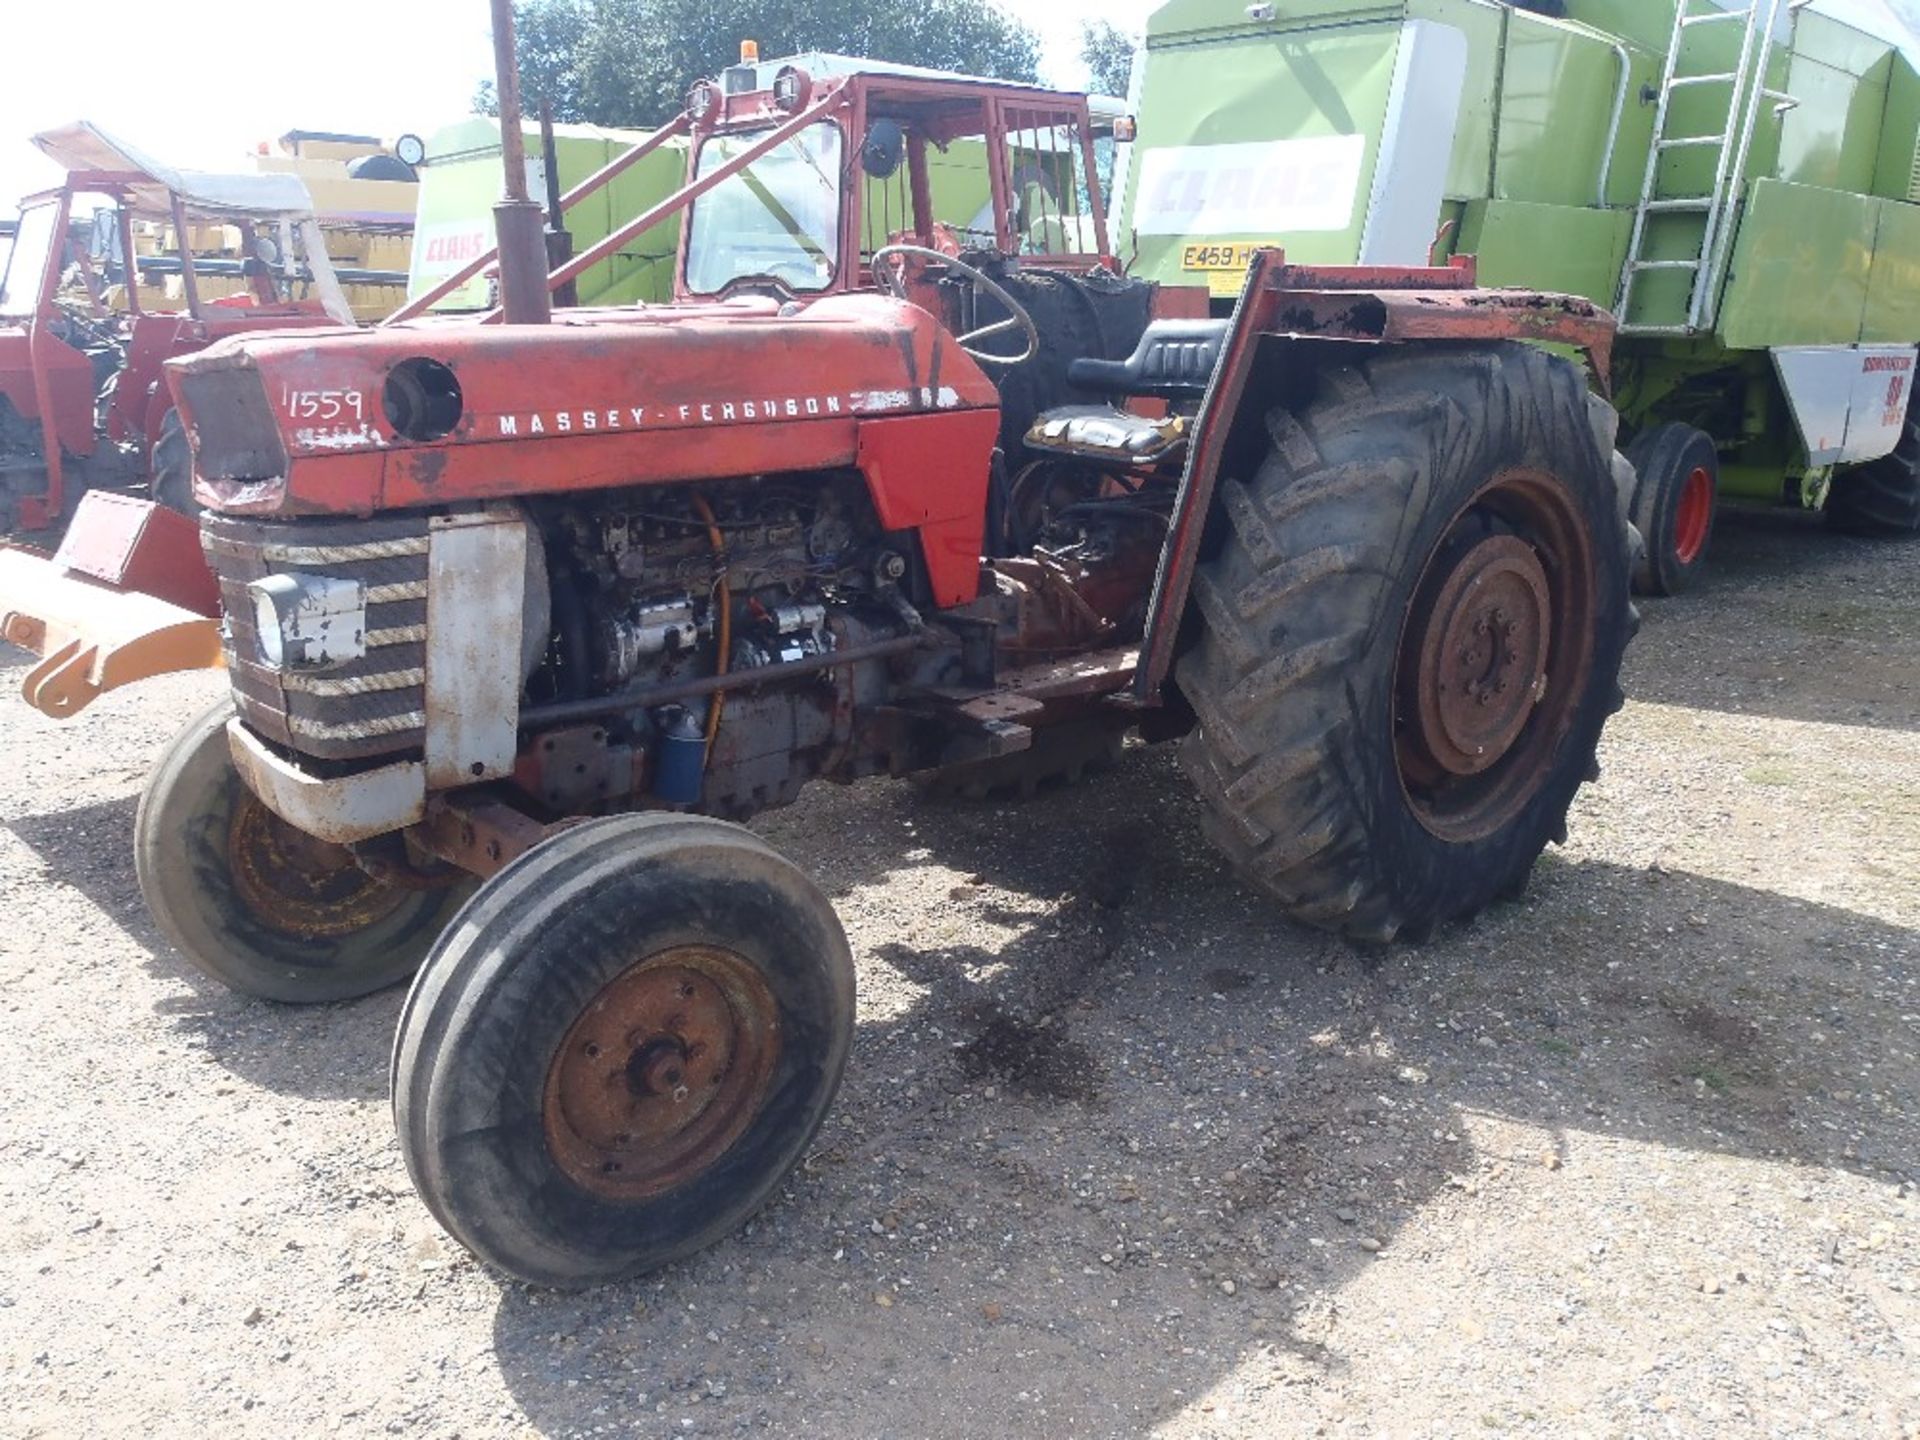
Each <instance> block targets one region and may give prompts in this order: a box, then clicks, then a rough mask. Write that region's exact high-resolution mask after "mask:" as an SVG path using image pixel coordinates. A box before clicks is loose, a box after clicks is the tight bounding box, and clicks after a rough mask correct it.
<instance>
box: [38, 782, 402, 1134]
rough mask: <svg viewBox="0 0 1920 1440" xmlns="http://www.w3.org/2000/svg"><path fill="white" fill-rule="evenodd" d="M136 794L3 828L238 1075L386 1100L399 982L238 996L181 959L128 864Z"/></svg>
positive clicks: (291, 1091) (178, 1019)
mask: <svg viewBox="0 0 1920 1440" xmlns="http://www.w3.org/2000/svg"><path fill="white" fill-rule="evenodd" d="M139 803H140V802H139V797H138V796H134V795H128V796H123V797H121V798H119V799H114V800H102V801H98V802H96V803H94V804H90V805H82V806H76V807H74V808H73V809H69V810H59V811H52V812H47V813H41V814H33V815H24V816H18V817H14V818H12V819H9V820H6V821H4V822H0V823H4V824H5V825H6V827H7V828H8V829H9V830H11V831H12V832H13V833H14V835H15V836H17V837H18V838H19V839H20V841H21V842H22V843H23V844H25V845H26V846H27V847H28V848H29V849H30V850H32V851H33V853H34V855H35V856H36V857H37V858H38V859H39V860H40V862H41V863H42V864H43V865H44V866H45V868H46V876H47V881H48V883H51V884H61V885H68V886H71V887H73V888H74V889H76V890H78V891H79V892H80V893H81V894H82V895H84V896H85V897H86V899H87V900H88V901H89V902H91V903H92V904H93V905H94V906H95V907H96V908H98V909H99V910H100V911H101V912H102V913H103V914H105V915H106V916H107V917H108V918H109V919H110V920H112V921H113V923H114V924H115V925H117V926H118V927H119V928H120V929H121V930H122V931H123V932H124V933H125V935H126V937H127V940H128V941H129V942H130V946H131V947H132V948H134V949H135V950H137V951H138V952H139V963H140V964H142V965H144V966H145V967H146V968H147V969H148V970H149V971H151V972H152V973H153V974H154V975H156V976H159V977H163V978H165V979H167V980H173V981H178V982H180V983H181V984H182V985H184V986H185V987H186V993H185V994H178V995H175V996H173V997H171V998H168V999H163V1000H161V1001H159V1002H158V1003H157V1004H156V1006H155V1010H156V1013H158V1014H159V1015H161V1016H162V1017H164V1018H165V1019H166V1020H167V1021H168V1022H169V1024H170V1025H171V1026H172V1027H173V1029H174V1030H175V1032H176V1033H177V1034H178V1035H179V1037H180V1038H182V1039H183V1040H185V1041H187V1042H188V1043H189V1044H190V1045H193V1046H195V1047H196V1048H198V1049H200V1050H202V1051H203V1052H204V1053H205V1054H206V1055H207V1056H209V1057H210V1058H211V1059H213V1060H214V1061H215V1062H217V1063H218V1064H219V1065H221V1066H222V1067H223V1068H225V1069H226V1070H228V1071H229V1072H231V1073H232V1074H233V1075H235V1076H237V1077H239V1078H240V1079H243V1080H246V1081H248V1082H250V1083H252V1084H255V1085H259V1086H261V1087H262V1088H264V1089H266V1090H269V1091H272V1092H273V1093H275V1094H281V1095H292V1096H298V1097H300V1098H303V1099H309V1100H384V1099H385V1098H386V1093H387V1075H386V1065H387V1055H388V1051H389V1050H390V1048H391V1046H392V1041H393V1027H394V1025H395V1024H396V1023H397V1020H398V1017H399V1014H400V1001H401V999H402V997H403V996H404V995H405V994H406V991H405V989H404V987H397V988H395V989H393V990H388V991H384V992H382V993H381V994H378V995H370V996H368V997H367V998H365V999H363V1000H356V1001H353V1002H351V1003H349V1004H344V1005H277V1004H274V1003H272V1002H269V1001H265V1000H255V999H253V998H251V997H249V996H245V995H238V994H235V993H234V992H233V991H231V990H229V989H227V988H226V987H225V986H224V985H222V984H220V983H219V982H218V981H216V980H212V979H209V978H208V977H206V976H204V975H202V974H201V973H200V972H199V971H198V970H196V969H195V968H194V967H193V966H192V965H190V964H188V963H187V962H186V961H185V960H184V959H182V958H181V957H180V956H179V955H178V954H176V953H175V952H174V949H173V947H172V946H171V945H170V944H168V942H167V940H166V937H165V936H163V935H162V934H161V933H160V931H159V929H158V928H157V927H156V926H155V925H154V923H153V918H152V916H151V915H149V914H148V913H147V906H146V902H145V901H144V900H143V899H142V898H141V895H140V886H139V882H138V881H137V880H136V879H135V877H134V869H133V818H134V812H135V811H136V810H137V809H138V807H139Z"/></svg>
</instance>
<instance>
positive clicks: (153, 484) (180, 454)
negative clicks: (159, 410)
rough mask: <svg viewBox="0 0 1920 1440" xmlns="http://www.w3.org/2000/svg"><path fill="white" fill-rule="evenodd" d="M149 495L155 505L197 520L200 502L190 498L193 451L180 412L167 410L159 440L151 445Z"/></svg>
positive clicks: (191, 494)
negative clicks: (188, 442)
mask: <svg viewBox="0 0 1920 1440" xmlns="http://www.w3.org/2000/svg"><path fill="white" fill-rule="evenodd" d="M148 494H150V495H151V496H152V497H153V499H154V501H155V503H157V504H160V505H164V506H166V507H167V508H168V509H169V510H178V511H179V512H180V513H181V514H182V515H185V516H187V517H188V518H189V519H198V518H199V515H200V502H199V501H197V500H195V499H194V498H193V451H192V448H191V447H190V446H188V444H187V427H186V426H185V425H184V424H182V423H181V420H180V412H179V411H178V410H174V409H169V410H168V411H167V413H166V414H165V415H164V416H162V417H161V420H160V438H159V439H157V440H155V441H154V442H153V455H152V469H151V470H150V471H149V481H148Z"/></svg>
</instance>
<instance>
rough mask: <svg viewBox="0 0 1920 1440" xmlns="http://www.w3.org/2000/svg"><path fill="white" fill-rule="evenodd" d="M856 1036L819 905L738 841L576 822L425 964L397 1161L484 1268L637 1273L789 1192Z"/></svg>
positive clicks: (408, 1029)
mask: <svg viewBox="0 0 1920 1440" xmlns="http://www.w3.org/2000/svg"><path fill="white" fill-rule="evenodd" d="M853 1021H854V998H853V960H852V956H851V953H850V952H849V950H848V948H847V941H846V936H845V934H844V933H843V932H842V931H841V928H840V923H839V921H838V920H837V919H836V918H835V916H834V913H833V907H832V906H831V905H830V904H828V903H827V900H826V897H825V896H823V895H822V894H821V893H820V891H819V890H818V888H817V887H815V886H814V885H813V883H812V882H811V881H809V880H808V879H807V877H806V876H805V875H804V874H802V873H801V872H800V871H799V870H798V869H797V868H795V867H794V865H793V864H792V863H790V862H789V861H787V860H786V859H784V858H782V857H781V856H780V855H778V854H776V853H775V852H774V851H773V850H772V849H771V848H769V847H768V846H767V845H766V843H765V842H764V841H762V840H760V839H759V838H758V837H757V836H755V835H754V834H753V833H752V832H751V831H748V830H743V829H741V828H740V827H739V826H737V825H728V824H725V823H723V822H721V821H718V820H708V819H701V818H697V817H691V816H682V815H665V814H642V815H623V816H615V817H611V818H608V819H602V820H595V821H590V822H588V823H586V824H582V825H577V826H574V827H572V828H570V829H568V830H565V831H562V832H561V833H560V834H558V835H556V836H554V837H553V838H551V839H549V840H547V841H545V842H544V843H542V844H540V845H537V846H535V847H534V848H533V849H532V850H530V851H528V852H527V853H526V854H525V855H523V856H522V857H521V858H520V859H518V860H516V861H515V862H514V863H513V864H511V865H509V866H508V867H507V868H506V869H505V870H503V871H501V872H500V873H499V874H498V875H496V876H495V877H494V878H493V879H492V880H490V881H488V882H487V883H486V884H485V885H483V886H482V887H481V888H480V890H479V891H478V893H476V894H475V896H474V898H473V900H472V902H471V903H470V904H469V905H468V906H467V908H466V910H465V911H463V912H462V913H461V915H460V916H459V918H458V919H457V920H456V921H455V922H454V923H453V925H452V926H451V927H450V928H449V929H448V931H447V933H446V935H445V936H444V938H443V939H442V940H441V942H440V944H439V945H438V946H437V947H436V948H435V950H434V952H433V954H432V956H430V957H429V958H428V960H427V963H426V964H425V965H424V966H423V967H422V968H421V971H420V975H419V978H418V979H417V980H416V981H415V982H414V986H413V989H412V991H411V992H410V993H409V994H408V996H407V1003H406V1007H405V1009H404V1010H403V1011H402V1012H401V1016H400V1029H399V1035H398V1038H397V1040H396V1042H395V1045H394V1056H393V1116H394V1124H395V1127H396V1128H397V1129H398V1131H399V1135H400V1150H401V1153H402V1154H403V1155H404V1156H405V1157H406V1162H407V1169H408V1171H409V1172H410V1173H411V1174H412V1176H413V1183H414V1186H415V1188H416V1189H418V1190H419V1192H420V1196H421V1198H422V1199H423V1200H424V1201H425V1202H426V1204H427V1208H428V1209H429V1210H431V1211H432V1212H433V1214H434V1216H435V1218H437V1219H438V1220H439V1221H440V1223H441V1224H442V1225H444V1226H445V1227H446V1229H447V1230H448V1231H449V1232H450V1233H451V1234H452V1235H453V1236H454V1238H455V1239H457V1240H459V1241H460V1243H461V1244H463V1245H465V1246H466V1247H467V1249H469V1250H471V1251H472V1252H473V1253H474V1254H475V1255H477V1256H479V1257H480V1258H481V1259H482V1260H484V1261H486V1262H487V1263H488V1264H490V1265H493V1266H495V1267H497V1268H498V1269H500V1270H502V1271H505V1272H506V1273H507V1274H509V1275H513V1276H516V1277H518V1278H520V1279H522V1280H527V1281H531V1282H533V1283H536V1284H543V1285H552V1286H560V1287H572V1286H579V1285H585V1284H589V1283H593V1282H597V1281H602V1280H615V1279H619V1278H621V1277H623V1276H628V1275H636V1274H639V1273H641V1272H643V1271H647V1270H652V1269H654V1268H656V1267H658V1266H661V1265H664V1264H666V1263H667V1262H668V1261H670V1260H674V1259H676V1258H678V1257H680V1256H682V1255H686V1254H689V1253H691V1252H692V1251H695V1250H698V1249H700V1248H701V1247H703V1246H705V1245H708V1244H711V1243H712V1242H713V1241H715V1240H717V1239H719V1238H720V1237H721V1236H724V1235H726V1234H728V1233H729V1232H731V1231H732V1230H734V1229H735V1228H736V1227H738V1226H739V1225H740V1224H742V1223H743V1222H744V1221H746V1220H747V1218H748V1217H750V1216H751V1215H752V1214H753V1213H754V1212H755V1211H756V1210H758V1209H759V1208H760V1206H761V1205H763V1204H764V1203H765V1202H766V1200H767V1199H768V1197H769V1196H771V1195H772V1194H773V1192H774V1191H775V1190H776V1189H777V1188H778V1187H779V1185H780V1183H781V1181H782V1180H784V1179H785V1178H786V1176H787V1174H788V1172H789V1171H791V1170H792V1169H793V1167H794V1166H795V1165H796V1164H797V1163H798V1162H799V1160H800V1157H801V1155H802V1154H803V1153H804V1152H805V1151H806V1148H807V1145H808V1143H809V1142H810V1141H811V1140H812V1138H813V1135H814V1133H815V1132H816V1131H817V1130H818V1129H819V1128H820V1123H821V1121H822V1120H823V1119H824V1118H825V1117H826V1113H827V1107H828V1106H829V1104H831V1102H832V1100H833V1095H834V1091H835V1090H836V1089H837V1088H838V1086H839V1083H840V1075H841V1071H842V1070H843V1069H844V1068H845V1066H846V1062H847V1051H848V1049H849V1047H850V1045H851V1043H852V1040H853Z"/></svg>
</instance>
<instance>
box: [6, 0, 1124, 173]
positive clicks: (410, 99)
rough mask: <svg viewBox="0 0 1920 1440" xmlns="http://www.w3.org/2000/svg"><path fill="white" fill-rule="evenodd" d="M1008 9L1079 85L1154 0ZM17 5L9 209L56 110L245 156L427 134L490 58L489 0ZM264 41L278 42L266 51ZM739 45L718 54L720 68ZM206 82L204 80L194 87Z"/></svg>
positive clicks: (143, 142) (144, 0)
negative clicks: (1109, 39)
mask: <svg viewBox="0 0 1920 1440" xmlns="http://www.w3.org/2000/svg"><path fill="white" fill-rule="evenodd" d="M720 3H722V4H724V3H725V0H720ZM1009 8H1010V9H1011V10H1012V11H1013V13H1016V14H1018V15H1020V17H1021V19H1023V20H1024V21H1025V22H1026V23H1027V24H1028V25H1030V26H1032V27H1033V28H1034V29H1035V30H1036V31H1038V32H1039V34H1040V37H1041V41H1042V44H1043V47H1044V59H1043V65H1044V67H1045V69H1046V71H1047V75H1046V78H1047V79H1048V80H1049V81H1051V82H1052V83H1054V84H1056V85H1062V86H1068V87H1076V88H1077V87H1078V86H1080V85H1081V84H1083V83H1084V82H1085V78H1086V74H1085V67H1084V66H1082V65H1081V63H1080V60H1079V53H1078V52H1079V43H1080V42H1079V28H1078V21H1079V18H1080V17H1081V16H1082V15H1096V14H1099V15H1105V16H1107V17H1109V18H1111V19H1112V20H1113V21H1114V22H1115V23H1116V24H1119V25H1122V26H1132V27H1134V28H1135V29H1138V28H1139V27H1141V26H1144V24H1145V20H1146V14H1147V12H1148V10H1149V9H1151V8H1152V0H1055V3H1051V4H1048V5H1045V6H1040V5H1015V6H1010V7H1009ZM6 9H7V11H8V14H7V19H6V22H5V47H6V52H7V56H8V59H9V61H10V62H11V63H9V64H8V66H7V74H6V78H5V80H4V81H0V207H4V208H6V209H11V202H12V201H13V200H14V199H17V198H18V197H19V196H21V195H23V194H26V193H27V192H29V191H31V190H35V189H40V188H43V187H46V186H49V185H53V184H56V183H58V180H59V171H58V170H57V169H56V168H55V167H54V166H53V165H52V164H51V163H50V162H48V161H47V160H46V159H45V158H44V157H42V156H41V154H40V152H39V151H37V150H35V149H34V148H33V146H32V145H31V144H29V143H28V140H27V137H28V136H30V135H32V134H33V133H34V132H35V131H37V130H45V129H48V128H50V127H52V126H54V125H61V124H65V123H68V122H70V121H73V120H91V121H92V122H93V123H94V124H96V125H98V126H100V128H102V129H103V130H106V131H107V132H108V133H109V134H113V135H119V136H122V137H123V138H125V139H126V140H127V141H128V142H129V143H130V144H133V145H136V146H138V147H139V148H140V149H141V150H143V151H145V152H146V153H147V154H149V155H152V156H153V157H154V159H156V160H158V161H160V162H162V163H165V164H171V165H176V166H185V167H188V168H192V169H202V170H220V169H243V168H245V167H246V161H245V156H246V154H247V153H248V152H249V151H251V150H252V149H253V148H254V147H255V146H256V145H257V144H258V143H259V142H260V141H262V140H271V139H272V138H274V137H276V136H279V135H283V134H285V133H286V132H287V131H289V130H339V131H347V132H352V133H357V134H366V135H378V136H380V137H382V138H383V139H388V140H391V139H392V138H394V137H395V136H397V135H400V134H402V133H404V132H406V131H409V130H412V131H416V132H418V133H420V134H428V133H430V132H431V131H433V130H435V129H436V128H438V127H439V126H441V125H443V124H446V123H447V122H448V121H451V120H457V119H459V118H460V117H461V116H463V115H465V114H466V113H467V107H468V101H469V100H470V99H471V98H472V96H473V91H474V86H475V84H476V83H477V82H478V81H479V80H480V79H481V78H482V77H484V76H488V75H491V74H492V73H493V50H492V46H491V43H490V41H489V39H488V35H489V28H488V9H487V3H486V0H328V3H327V4H325V5H321V6H265V7H258V6H254V7H249V6H241V7H239V8H238V9H236V8H234V7H231V6H220V5H214V6H175V7H173V8H172V10H168V9H167V7H162V8H161V10H156V9H155V7H154V5H153V3H152V0H89V3H88V4H87V6H86V19H85V21H84V24H83V25H81V27H80V30H82V31H84V35H85V45H84V48H83V47H82V45H81V43H80V40H81V35H80V32H79V31H77V30H76V21H75V18H74V12H73V11H72V10H69V9H68V8H67V7H66V6H65V5H63V4H58V3H54V4H48V3H19V4H9V5H7V6H6ZM163 12H164V13H169V14H171V13H178V14H179V15H181V16H201V17H204V18H203V19H201V20H200V22H199V23H197V24H196V23H181V24H175V23H173V22H171V21H166V20H162V19H161V18H160V16H161V14H162V13H163ZM1036 12H1038V13H1036ZM308 16H310V17H312V18H311V20H308V19H303V18H301V17H308ZM369 37H377V38H371V39H370V38H369ZM262 44H265V45H268V46H273V45H276V44H277V46H278V50H277V51H268V52H267V53H260V52H259V50H258V49H257V47H258V46H260V45H262ZM731 58H732V57H731V56H728V55H716V56H715V57H714V68H715V69H716V70H718V69H719V68H720V67H721V66H723V65H724V64H726V63H727V61H728V60H730V59H731ZM196 77H198V78H197V79H196ZM195 84H199V85H203V86H204V87H205V88H204V89H203V90H201V91H199V92H198V93H196V91H195V90H194V89H193V86H194V85H195Z"/></svg>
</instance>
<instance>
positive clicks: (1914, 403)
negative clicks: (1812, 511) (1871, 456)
mask: <svg viewBox="0 0 1920 1440" xmlns="http://www.w3.org/2000/svg"><path fill="white" fill-rule="evenodd" d="M1826 510H1827V523H1828V524H1829V525H1831V526H1832V527H1833V528H1834V529H1836V530H1839V531H1842V532H1844V533H1846V534H1848V535H1865V536H1875V537H1880V538H1884V539H1893V540H1900V539H1907V538H1910V537H1912V536H1914V535H1920V389H1916V391H1915V393H1914V394H1913V395H1912V396H1911V397H1910V398H1909V399H1908V401H1907V423H1906V426H1905V428H1904V429H1902V430H1901V432H1900V443H1899V444H1898V445H1897V446H1895V447H1894V451H1893V453H1892V454H1891V455H1884V456H1882V457H1881V458H1880V459H1878V460H1872V461H1869V462H1868V463H1867V464H1865V465H1860V466H1856V467H1854V468H1853V469H1849V470H1842V471H1841V472H1840V473H1839V474H1837V475H1835V476H1834V477H1833V489H1832V490H1831V491H1829V492H1828V494H1827V507H1826Z"/></svg>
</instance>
